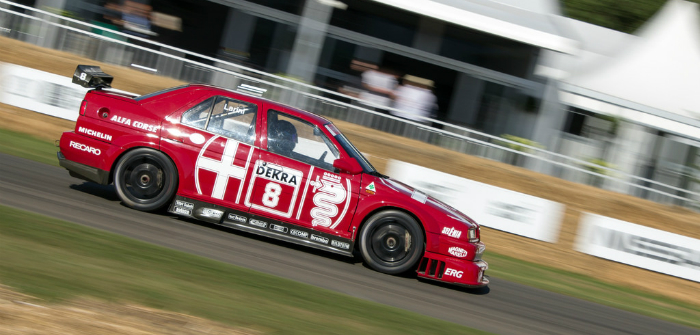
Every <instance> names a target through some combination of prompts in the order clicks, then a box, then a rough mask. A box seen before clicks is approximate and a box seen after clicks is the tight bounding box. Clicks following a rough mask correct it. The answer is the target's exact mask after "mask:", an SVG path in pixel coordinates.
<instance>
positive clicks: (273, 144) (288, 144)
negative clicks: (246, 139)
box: [267, 120, 299, 158]
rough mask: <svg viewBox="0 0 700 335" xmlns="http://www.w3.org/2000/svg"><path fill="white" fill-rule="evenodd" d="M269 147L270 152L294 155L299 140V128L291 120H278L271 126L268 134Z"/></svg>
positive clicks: (288, 155)
mask: <svg viewBox="0 0 700 335" xmlns="http://www.w3.org/2000/svg"><path fill="white" fill-rule="evenodd" d="M267 136H268V139H267V148H268V149H269V150H270V152H273V153H276V154H280V155H283V156H287V157H290V158H291V157H292V156H293V151H294V148H295V147H296V145H297V143H298V142H299V137H298V136H297V129H296V127H294V125H293V124H292V123H291V122H289V121H284V120H277V121H275V123H273V124H272V126H271V127H270V132H269V134H267Z"/></svg>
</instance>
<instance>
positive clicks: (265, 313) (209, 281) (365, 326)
mask: <svg viewBox="0 0 700 335" xmlns="http://www.w3.org/2000/svg"><path fill="white" fill-rule="evenodd" d="M0 255H2V257H0V282H2V283H4V284H7V285H9V286H11V287H15V288H17V289H19V290H21V291H22V292H24V293H27V294H30V295H33V296H37V297H40V298H43V299H47V300H49V301H60V300H64V299H70V298H75V297H79V296H90V297H96V298H99V299H105V300H108V301H117V302H120V301H125V302H135V303H138V304H143V305H147V306H151V307H155V308H160V309H166V310H171V311H175V312H181V313H185V314H189V315H195V316H200V317H204V318H207V319H210V320H215V321H219V322H224V323H228V324H232V325H236V326H241V327H245V328H252V329H255V330H258V331H261V332H263V333H285V334H331V333H332V334H465V333H469V334H484V332H480V331H477V330H473V329H470V328H466V327H463V326H459V325H457V324H454V323H449V322H445V321H441V320H438V319H434V318H430V317H426V316H422V315H419V314H416V313H412V312H408V311H404V310H401V309H398V308H393V307H388V306H384V305H381V304H377V303H373V302H369V301H365V300H362V299H357V298H352V297H349V296H346V295H343V294H339V293H335V292H332V291H329V290H325V289H320V288H317V287H313V286H310V285H306V284H301V283H297V282H294V281H291V280H287V279H282V278H278V277H275V276H271V275H266V274H262V273H259V272H255V271H252V270H248V269H244V268H239V267H236V266H233V265H229V264H225V263H221V262H217V261H213V260H209V259H206V258H202V257H198V256H193V255H190V254H187V253H183V252H179V251H174V250H171V249H167V248H163V247H159V246H155V245H151V244H148V243H144V242H140V241H136V240H132V239H129V238H126V237H123V236H119V235H115V234H111V233H107V232H102V231H99V230H96V229H90V228H86V227H82V226H79V225H77V224H72V223H68V222H64V221H60V220H57V219H52V218H48V217H44V216H40V215H37V214H34V213H29V212H24V211H20V210H17V209H13V208H9V207H5V206H0Z"/></svg>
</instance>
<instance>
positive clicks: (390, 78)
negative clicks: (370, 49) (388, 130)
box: [359, 64, 398, 108]
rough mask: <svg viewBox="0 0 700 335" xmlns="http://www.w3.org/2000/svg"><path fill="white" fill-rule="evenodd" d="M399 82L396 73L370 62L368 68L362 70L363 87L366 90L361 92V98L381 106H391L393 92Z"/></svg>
mask: <svg viewBox="0 0 700 335" xmlns="http://www.w3.org/2000/svg"><path fill="white" fill-rule="evenodd" d="M397 84H398V82H397V81H396V75H394V74H393V73H391V72H390V71H388V70H386V69H381V68H379V67H378V66H376V65H374V64H369V66H367V70H366V71H364V72H362V87H363V88H364V89H365V90H364V91H362V92H360V94H359V98H360V99H362V100H365V101H368V102H371V103H374V104H375V105H379V106H380V108H381V107H391V106H392V105H393V101H392V94H393V92H394V90H395V89H396V86H397ZM374 107H376V106H374Z"/></svg>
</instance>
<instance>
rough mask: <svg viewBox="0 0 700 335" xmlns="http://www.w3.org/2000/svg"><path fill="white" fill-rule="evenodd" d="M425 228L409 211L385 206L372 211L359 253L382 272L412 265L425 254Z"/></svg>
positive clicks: (365, 227)
mask: <svg viewBox="0 0 700 335" xmlns="http://www.w3.org/2000/svg"><path fill="white" fill-rule="evenodd" d="M423 241H424V238H423V230H422V229H421V227H420V225H419V224H418V222H417V221H416V220H415V219H414V218H413V217H412V216H410V215H409V214H407V213H405V212H402V211H399V210H386V211H382V212H379V213H377V214H374V215H372V216H371V217H370V218H369V219H368V220H367V222H366V223H365V225H364V227H363V228H362V231H361V232H360V253H361V254H362V258H363V259H364V260H365V262H366V263H367V265H368V266H369V267H371V268H372V269H375V270H377V271H379V272H383V273H388V274H399V273H403V272H406V271H408V270H411V269H413V268H414V267H415V266H416V264H417V263H418V261H419V260H420V258H421V256H422V255H423V248H424V245H423Z"/></svg>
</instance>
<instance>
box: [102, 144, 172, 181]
mask: <svg viewBox="0 0 700 335" xmlns="http://www.w3.org/2000/svg"><path fill="white" fill-rule="evenodd" d="M137 149H151V150H154V151H159V152H160V153H162V154H163V155H165V157H168V159H169V160H170V162H172V163H173V166H174V167H175V171H177V176H178V179H179V178H181V177H182V176H180V169H179V168H178V166H177V163H175V160H173V158H172V157H170V155H168V153H167V152H165V151H163V150H159V149H158V148H154V147H151V146H148V145H137V146H133V147H130V148H126V149H125V150H123V151H122V152H121V153H119V155H117V157H116V158H114V161H112V165H111V166H110V168H109V178H108V183H109V184H112V183H114V171H115V170H116V168H117V164H119V161H120V160H121V159H122V157H124V156H125V155H126V154H127V153H129V152H132V151H134V150H137ZM178 188H179V185H178Z"/></svg>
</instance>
